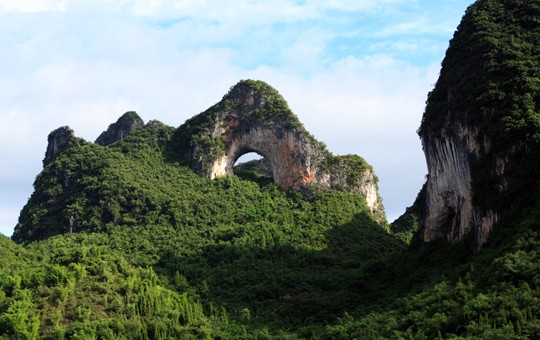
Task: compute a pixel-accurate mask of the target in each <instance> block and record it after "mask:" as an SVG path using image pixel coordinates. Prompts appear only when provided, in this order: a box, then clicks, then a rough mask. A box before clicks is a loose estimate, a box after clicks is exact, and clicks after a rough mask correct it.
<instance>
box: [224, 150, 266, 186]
mask: <svg viewBox="0 0 540 340" xmlns="http://www.w3.org/2000/svg"><path fill="white" fill-rule="evenodd" d="M233 170H234V174H235V175H236V176H238V177H240V178H242V179H245V180H248V181H253V182H256V183H259V185H261V186H263V185H266V184H269V183H273V182H274V176H273V173H272V165H271V164H270V162H268V161H267V160H266V158H264V157H262V156H261V155H259V154H258V153H256V152H249V153H246V154H244V155H242V156H240V158H238V160H237V161H236V163H234V168H233Z"/></svg>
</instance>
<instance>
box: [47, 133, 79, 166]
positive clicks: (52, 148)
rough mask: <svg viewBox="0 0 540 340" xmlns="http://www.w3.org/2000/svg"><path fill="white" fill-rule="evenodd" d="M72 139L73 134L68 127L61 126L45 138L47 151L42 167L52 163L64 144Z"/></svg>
mask: <svg viewBox="0 0 540 340" xmlns="http://www.w3.org/2000/svg"><path fill="white" fill-rule="evenodd" d="M74 138H75V134H74V132H73V130H72V129H71V128H70V127H69V126H62V127H59V128H58V129H56V130H54V131H52V132H51V133H50V134H49V136H48V138H47V151H45V159H43V166H45V165H47V164H49V163H50V162H52V161H53V160H54V158H55V157H56V155H57V154H58V153H59V152H60V151H61V150H62V148H63V147H64V146H65V143H67V142H68V141H69V140H72V139H74Z"/></svg>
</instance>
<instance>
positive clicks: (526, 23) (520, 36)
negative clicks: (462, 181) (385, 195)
mask: <svg viewBox="0 0 540 340" xmlns="http://www.w3.org/2000/svg"><path fill="white" fill-rule="evenodd" d="M539 18H540V3H539V2H538V1H530V0H481V1H477V2H476V3H475V4H474V5H473V6H470V7H469V8H468V10H467V12H466V14H465V16H464V18H463V20H462V22H461V24H460V25H459V27H458V30H457V31H456V33H455V35H454V37H453V39H452V40H451V41H450V46H449V48H448V50H447V52H446V56H445V59H444V61H443V63H442V68H441V73H440V77H439V79H438V81H437V84H436V85H435V88H434V89H433V91H431V92H430V93H429V96H428V100H427V103H426V110H425V113H424V116H423V120H422V125H421V127H420V129H419V133H420V134H421V135H423V133H424V132H425V131H431V133H437V131H439V130H440V129H441V128H442V127H443V126H445V125H446V124H448V122H453V123H457V122H461V123H464V124H467V125H468V126H474V127H477V128H478V131H479V133H480V134H481V135H480V137H479V138H478V140H482V139H483V136H484V135H485V136H486V137H487V140H488V141H489V145H485V147H486V149H487V152H488V154H487V155H485V156H484V157H482V158H481V159H478V160H475V161H474V162H473V164H472V169H471V170H472V175H473V176H472V177H473V178H474V181H473V191H474V192H475V200H476V201H477V202H476V203H478V204H479V205H481V206H484V207H486V208H488V209H493V210H497V211H498V210H501V209H500V208H501V207H502V208H504V207H506V206H508V205H509V204H516V205H518V206H522V205H529V204H531V203H532V202H531V201H529V200H528V199H529V198H530V197H531V195H520V193H522V192H524V191H528V190H530V189H529V188H530V187H531V184H530V183H528V181H529V180H530V179H531V178H535V177H536V178H538V176H537V173H538V171H537V169H538V164H540V151H539V150H540V19H539ZM501 155H502V156H501ZM497 157H502V158H504V159H506V163H507V168H506V169H505V172H506V175H507V179H505V180H501V179H500V178H497V174H496V173H495V171H493V168H494V167H495V166H496V163H497V162H496V161H495V159H496V158H497ZM508 178H510V179H509V180H508ZM506 182H509V183H506ZM525 183H528V184H525ZM507 184H508V186H507ZM539 185H540V182H539V181H537V182H536V183H535V184H532V187H538V186H539ZM501 186H504V187H506V186H507V188H506V192H507V196H508V197H511V198H512V199H510V200H508V199H506V198H507V197H504V196H503V197H501V196H500V195H499V193H500V190H499V188H500V187H501ZM533 197H534V195H533ZM515 199H519V202H515V201H514V200H515Z"/></svg>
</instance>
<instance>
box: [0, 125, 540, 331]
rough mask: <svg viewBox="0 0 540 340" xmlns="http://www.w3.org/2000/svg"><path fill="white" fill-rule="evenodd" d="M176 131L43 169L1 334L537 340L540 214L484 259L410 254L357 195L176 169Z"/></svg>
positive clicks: (8, 271)
mask: <svg viewBox="0 0 540 340" xmlns="http://www.w3.org/2000/svg"><path fill="white" fill-rule="evenodd" d="M173 133H174V129H173V128H170V127H167V126H165V125H163V124H161V123H159V122H150V123H149V124H147V125H146V126H145V127H144V128H141V129H138V130H136V131H135V132H133V133H132V134H131V135H129V136H128V137H126V138H125V139H124V140H122V141H120V142H118V143H115V144H112V145H110V146H108V147H101V146H98V145H94V144H91V143H86V142H84V141H82V140H75V141H74V142H73V143H71V144H70V145H69V146H67V148H66V150H64V151H63V152H61V153H60V154H59V155H58V156H57V158H56V159H55V160H54V161H53V162H52V163H50V164H48V165H47V166H46V168H45V169H44V170H43V172H42V173H41V174H40V175H39V176H38V178H37V179H36V191H35V193H34V195H33V196H32V198H31V199H30V201H29V203H28V205H27V206H26V207H25V208H24V211H23V213H22V215H21V219H20V224H19V225H18V226H17V229H16V232H15V235H14V237H13V238H14V239H15V240H17V241H19V242H23V243H24V244H23V245H19V244H15V243H13V241H11V240H9V239H7V238H5V237H2V238H0V242H1V244H0V330H1V332H2V333H1V335H3V336H6V337H12V338H27V339H33V338H36V337H39V338H60V339H61V338H107V339H111V338H118V339H122V338H125V339H131V338H135V339H137V338H141V339H145V338H149V339H165V338H216V337H221V338H245V339H252V338H274V337H275V338H290V339H293V338H347V337H378V336H380V337H384V338H392V337H396V338H399V337H404V338H407V337H413V338H433V337H437V336H439V335H440V336H442V337H450V336H451V335H452V334H454V335H456V336H463V337H466V336H472V337H475V336H479V335H481V334H491V335H493V336H502V337H508V336H512V337H514V338H520V337H522V338H524V337H535V336H539V335H540V327H539V325H540V321H539V320H540V319H539V316H540V310H539V309H540V308H539V307H538V306H539V304H538V299H539V298H540V292H539V284H540V276H539V273H540V268H539V263H540V261H538V260H539V258H538V254H540V252H539V250H540V234H539V233H538V231H537V229H538V225H537V222H536V221H538V220H539V219H538V217H540V205H539V206H538V207H537V209H536V210H534V214H532V213H531V214H530V215H527V216H528V218H527V219H521V221H522V222H516V223H518V224H517V225H516V224H511V225H510V224H509V225H508V226H507V227H504V226H503V227H501V228H500V229H499V231H498V232H497V233H496V234H495V238H494V241H493V242H492V243H491V244H490V245H488V246H486V247H485V248H484V249H483V251H482V253H481V254H480V255H479V256H474V255H473V254H472V252H471V251H470V250H469V249H467V248H466V247H464V246H459V245H458V246H448V245H446V244H429V245H423V246H421V247H420V248H418V246H416V247H413V248H411V247H407V246H406V242H404V241H408V240H409V239H410V237H409V236H406V237H404V235H405V234H404V233H407V232H409V234H407V235H411V233H412V232H411V231H410V230H409V229H407V228H408V227H403V228H399V227H394V228H393V229H395V232H396V234H395V235H393V234H391V233H388V232H387V231H386V229H385V227H384V226H381V225H379V224H378V223H377V222H375V221H374V218H373V216H372V215H371V214H370V213H369V212H368V209H367V207H366V205H365V202H364V200H363V198H362V197H360V196H357V195H355V194H353V193H346V192H338V191H324V192H317V193H314V197H312V198H311V199H310V200H309V201H307V200H305V199H303V198H302V196H301V195H300V194H299V193H296V192H283V191H281V190H279V189H278V188H277V187H276V186H275V185H274V184H273V183H271V182H270V183H269V182H264V181H256V182H254V181H252V180H250V179H249V178H248V179H247V180H246V179H241V178H238V177H235V176H232V177H227V178H221V179H219V180H208V179H204V178H202V177H200V176H198V175H196V174H195V173H194V172H193V171H192V170H190V169H188V168H186V167H183V166H181V165H179V164H175V163H170V162H169V161H168V160H167V157H166V147H167V141H168V140H169V139H170V138H171V136H172V134H173ZM252 165H253V164H248V165H246V166H244V170H246V171H248V172H249V171H253V172H254V173H255V174H259V175H260V174H261V173H260V172H259V171H258V170H257V167H256V166H252ZM252 174H253V173H252ZM257 179H260V178H257ZM514 221H519V219H517V218H516V219H514ZM405 224H407V223H405ZM54 235H56V236H54ZM32 240H33V241H32ZM396 278H399V279H396Z"/></svg>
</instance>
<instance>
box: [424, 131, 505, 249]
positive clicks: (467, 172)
mask: <svg viewBox="0 0 540 340" xmlns="http://www.w3.org/2000/svg"><path fill="white" fill-rule="evenodd" d="M421 139H422V145H423V148H424V153H425V155H426V161H427V165H428V172H429V177H428V181H427V185H426V189H425V190H426V193H425V196H424V197H425V201H424V207H425V208H424V216H423V219H422V230H421V233H422V234H421V237H422V239H423V240H424V241H432V240H434V239H437V238H441V237H445V238H447V239H448V240H450V241H452V242H457V241H461V240H463V239H464V238H465V236H466V235H468V234H469V233H471V232H472V233H473V234H474V239H475V247H476V248H477V249H479V247H480V246H481V245H482V244H484V243H485V242H486V241H487V237H488V235H489V233H490V232H491V230H492V228H493V225H494V224H495V223H496V222H497V221H498V219H499V216H498V214H497V213H496V212H494V211H493V210H491V209H483V208H481V207H479V206H478V205H477V204H475V201H474V197H473V196H474V195H473V188H472V175H471V165H470V161H471V160H478V159H480V158H482V157H485V156H486V154H487V152H488V151H489V146H490V142H489V140H488V139H487V137H486V136H482V134H480V133H479V130H478V128H475V127H472V126H468V125H464V124H462V123H455V124H449V125H448V126H446V127H445V128H443V129H442V130H439V131H437V132H433V131H429V130H425V131H424V132H423V133H422V135H421Z"/></svg>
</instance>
